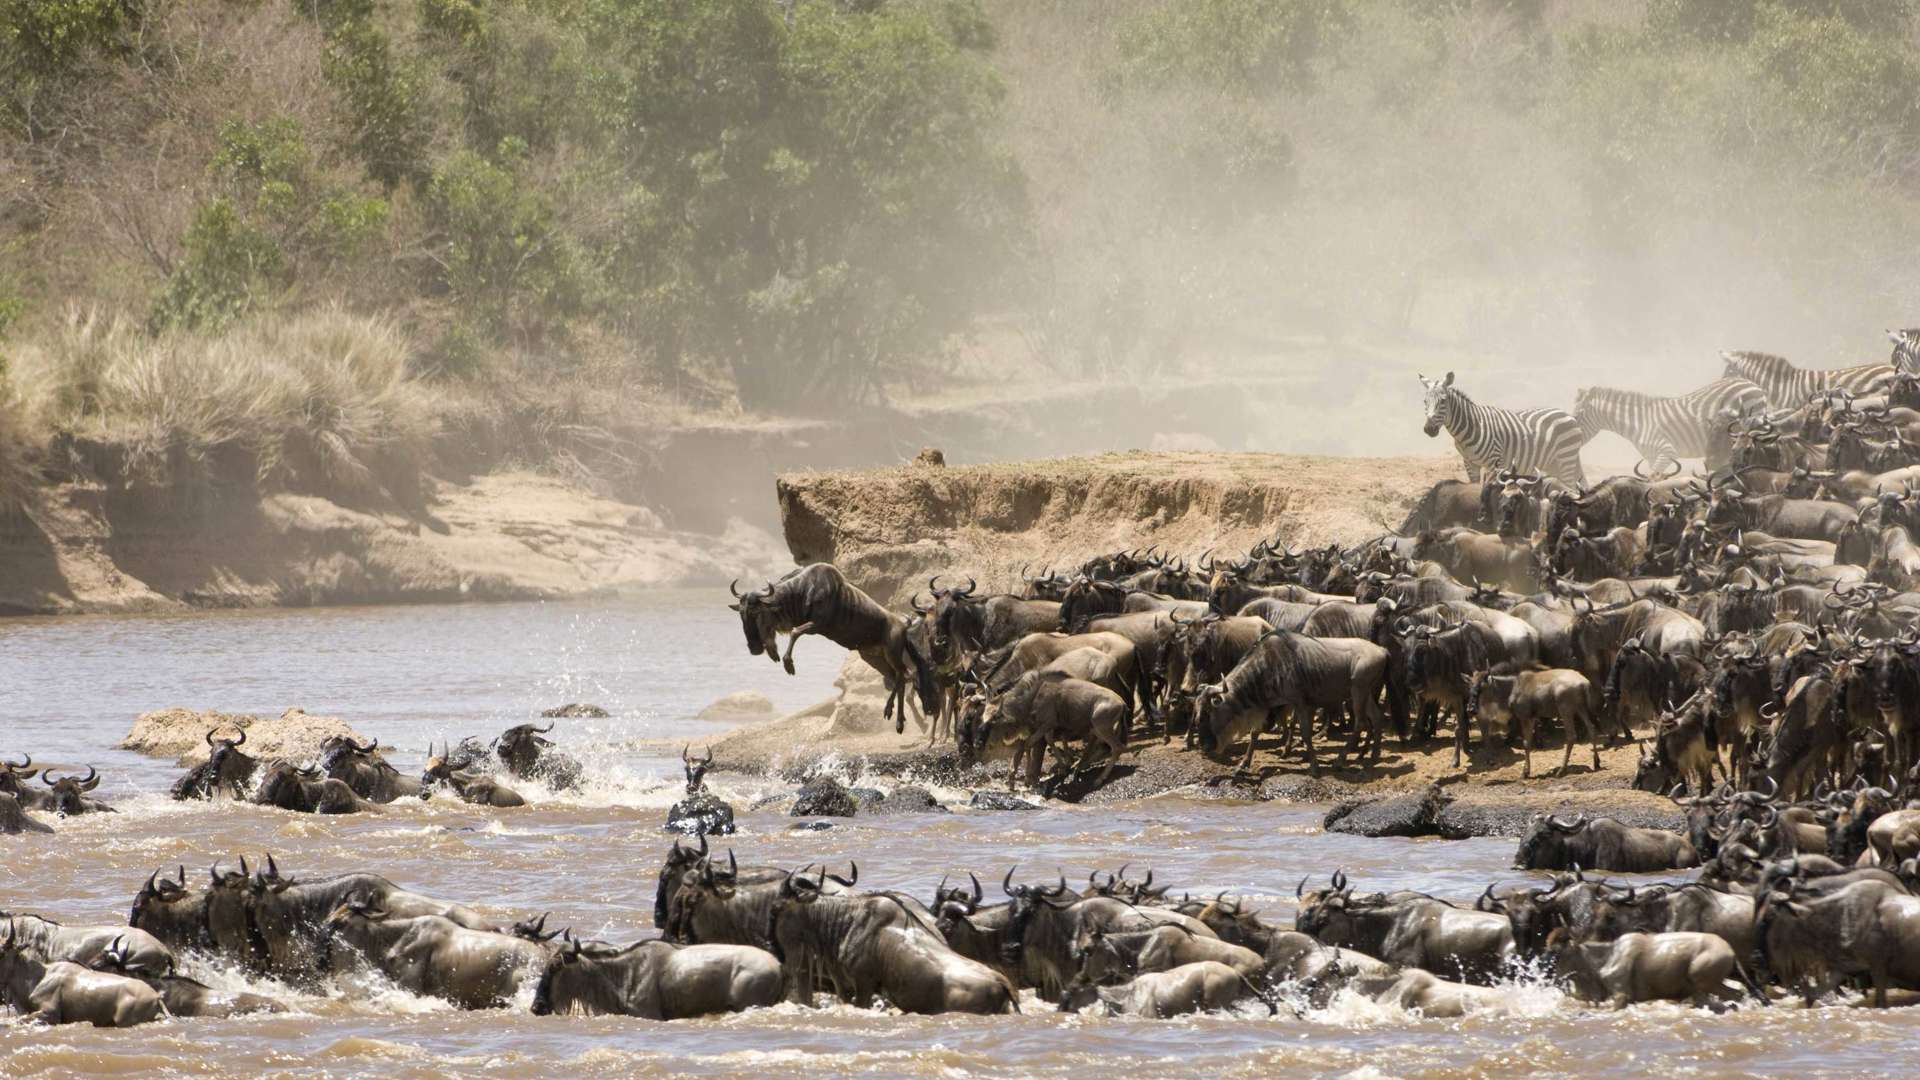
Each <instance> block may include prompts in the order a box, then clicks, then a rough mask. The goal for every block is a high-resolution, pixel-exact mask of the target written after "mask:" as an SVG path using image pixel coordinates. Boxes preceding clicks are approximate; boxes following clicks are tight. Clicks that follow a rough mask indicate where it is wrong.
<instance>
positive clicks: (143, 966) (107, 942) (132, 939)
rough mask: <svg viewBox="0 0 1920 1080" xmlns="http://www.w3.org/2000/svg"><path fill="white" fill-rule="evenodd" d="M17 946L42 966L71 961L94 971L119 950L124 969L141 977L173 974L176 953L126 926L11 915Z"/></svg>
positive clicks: (6, 916)
mask: <svg viewBox="0 0 1920 1080" xmlns="http://www.w3.org/2000/svg"><path fill="white" fill-rule="evenodd" d="M0 919H7V920H9V922H10V923H11V931H10V932H11V933H12V934H13V939H14V943H15V946H16V947H17V948H19V949H22V950H24V951H25V952H26V953H27V954H28V955H30V956H32V957H34V958H36V959H38V960H40V961H41V962H42V963H47V964H51V963H55V962H57V961H61V960H71V961H72V962H74V963H76V964H79V965H81V966H83V967H92V966H94V965H95V964H96V963H98V962H99V961H100V959H101V958H102V957H104V956H105V955H106V954H107V951H108V950H109V949H115V948H117V949H118V950H119V951H120V953H121V955H122V957H123V960H124V966H125V967H127V968H129V969H130V970H133V971H137V972H139V973H141V974H152V975H160V974H164V973H165V972H168V971H171V970H173V965H174V957H173V951H172V950H171V949H168V948H167V946H166V945H165V944H164V943H162V942H161V941H160V939H159V938H156V937H154V936H153V935H152V934H149V933H147V932H146V931H145V930H140V929H137V928H133V927H126V926H67V925H65V924H63V923H59V922H55V921H54V920H52V919H49V918H46V917H44V916H40V915H21V914H9V913H7V912H4V911H0Z"/></svg>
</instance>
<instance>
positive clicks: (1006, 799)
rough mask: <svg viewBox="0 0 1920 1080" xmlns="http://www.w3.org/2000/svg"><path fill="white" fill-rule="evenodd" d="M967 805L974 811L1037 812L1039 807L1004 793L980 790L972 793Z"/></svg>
mask: <svg viewBox="0 0 1920 1080" xmlns="http://www.w3.org/2000/svg"><path fill="white" fill-rule="evenodd" d="M967 805H968V806H970V807H972V808H973V809H975V810H1038V809H1040V807H1038V806H1036V805H1035V804H1033V803H1030V802H1028V801H1027V800H1025V799H1022V798H1020V797H1019V796H1017V795H1013V794H1010V793H1008V792H1005V791H994V790H991V789H985V788H983V789H981V790H980V791H976V792H974V793H973V798H971V799H968V800H967Z"/></svg>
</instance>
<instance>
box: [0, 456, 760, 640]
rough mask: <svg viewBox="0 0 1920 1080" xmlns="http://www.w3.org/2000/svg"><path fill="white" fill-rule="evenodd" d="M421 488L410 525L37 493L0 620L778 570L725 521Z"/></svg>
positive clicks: (592, 590)
mask: <svg viewBox="0 0 1920 1080" xmlns="http://www.w3.org/2000/svg"><path fill="white" fill-rule="evenodd" d="M427 487H428V491H429V505H430V507H431V510H430V513H429V514H427V515H424V516H423V517H416V516H409V515H405V514H400V513H397V512H374V511H370V510H363V509H354V508H351V507H347V506H342V505H340V504H338V503H335V502H332V501H330V500H328V499H326V498H322V497H319V496H315V495H299V494H291V493H284V492H283V493H276V494H268V495H260V496H238V495H235V496H231V497H227V498H221V499H217V500H212V501H209V502H207V503H205V504H202V505H198V506H194V505H184V506H183V505H178V504H172V503H168V502H156V501H152V500H132V499H123V498H117V497H115V495H114V493H113V492H111V491H109V490H108V489H107V488H105V487H104V486H102V485H100V484H98V483H89V482H83V481H69V482H67V483H62V484H57V485H52V486H49V487H44V488H41V489H39V490H38V491H36V492H35V496H34V498H33V499H32V500H31V501H30V502H29V504H28V505H27V506H26V508H25V509H24V510H23V511H21V512H20V513H17V514H13V515H8V516H7V517H6V518H5V519H4V520H3V521H0V613H4V614H31V615H65V614H126V613H134V612H151V611H166V610H173V609H183V608H222V607H224V608H232V607H306V606H318V605H338V604H404V603H425V602H445V601H454V600H561V599H574V598H580V597H588V596H609V595H620V594H623V593H628V592H633V591H637V590H641V589H649V588H661V587H670V586H684V585H712V584H720V583H724V582H725V581H727V580H728V579H729V578H731V577H732V576H734V575H737V574H739V573H741V572H742V568H743V567H756V568H762V569H763V570H765V571H766V572H772V571H773V570H775V569H777V568H778V566H779V565H780V564H781V563H782V562H783V557H782V552H781V551H780V550H779V548H778V545H777V542H776V541H775V540H774V538H773V536H772V534H770V533H768V532H767V531H765V530H764V529H760V528H756V527H754V526H752V525H749V524H747V523H746V522H744V521H741V520H739V519H733V520H730V521H728V522H726V523H725V524H724V525H722V526H721V527H720V528H719V529H718V530H716V532H713V533H701V532H692V531H687V530H680V529H674V528H671V527H669V526H668V525H667V524H666V523H665V522H664V521H663V520H662V518H661V516H660V515H659V514H658V513H657V512H655V511H654V510H652V509H650V508H649V507H646V506H640V505H635V504H633V503H628V502H623V501H621V500H619V499H615V498H610V497H606V496H603V495H598V494H595V493H593V492H591V491H588V490H586V489H584V488H583V487H581V486H578V485H575V484H571V483H568V482H566V481H563V480H560V479H558V478H555V477H552V476H545V475H541V474H537V473H533V472H526V471H508V472H500V473H493V474H489V475H484V476H478V477H474V478H472V479H470V480H466V481H458V482H456V481H443V480H431V479H430V480H428V481H427Z"/></svg>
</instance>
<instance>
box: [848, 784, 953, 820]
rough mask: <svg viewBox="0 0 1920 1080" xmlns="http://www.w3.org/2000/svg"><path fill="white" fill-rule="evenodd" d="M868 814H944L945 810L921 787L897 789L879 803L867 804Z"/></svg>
mask: <svg viewBox="0 0 1920 1080" xmlns="http://www.w3.org/2000/svg"><path fill="white" fill-rule="evenodd" d="M866 810H867V813H869V814H944V813H946V812H947V808H946V807H944V806H941V805H940V800H939V799H936V798H934V797H933V792H931V791H928V790H927V789H926V788H923V787H897V788H894V789H893V791H892V792H891V793H889V794H888V795H887V797H886V798H884V799H881V800H880V801H879V802H873V803H868V804H867V807H866Z"/></svg>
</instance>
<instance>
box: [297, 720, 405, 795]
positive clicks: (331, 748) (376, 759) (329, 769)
mask: <svg viewBox="0 0 1920 1080" xmlns="http://www.w3.org/2000/svg"><path fill="white" fill-rule="evenodd" d="M388 749H392V747H389V748H388ZM320 771H321V772H322V773H325V774H326V775H327V776H330V777H332V778H333V779H335V780H338V781H340V782H341V783H344V784H346V785H347V786H348V787H349V788H352V789H353V793H354V794H355V795H358V796H360V797H361V798H363V799H366V800H367V801H368V802H376V803H390V802H392V801H394V800H395V799H402V798H417V797H419V795H420V792H421V790H422V784H421V782H420V781H418V780H415V779H413V778H412V777H409V776H402V775H400V770H398V769H396V768H394V767H393V765H392V764H390V763H389V762H388V761H387V759H386V758H384V757H382V756H381V755H380V740H378V739H375V740H374V741H372V742H370V743H368V744H366V745H365V746H362V745H360V744H359V743H357V742H354V741H353V739H352V737H351V736H347V735H335V736H333V737H331V738H329V739H328V740H327V741H326V742H325V743H323V744H321V747H320Z"/></svg>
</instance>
